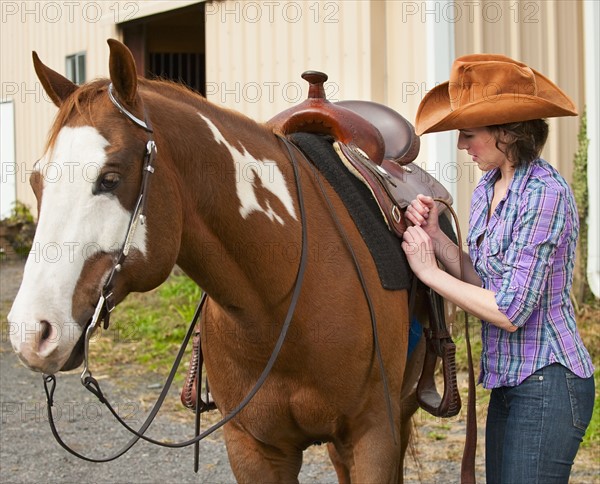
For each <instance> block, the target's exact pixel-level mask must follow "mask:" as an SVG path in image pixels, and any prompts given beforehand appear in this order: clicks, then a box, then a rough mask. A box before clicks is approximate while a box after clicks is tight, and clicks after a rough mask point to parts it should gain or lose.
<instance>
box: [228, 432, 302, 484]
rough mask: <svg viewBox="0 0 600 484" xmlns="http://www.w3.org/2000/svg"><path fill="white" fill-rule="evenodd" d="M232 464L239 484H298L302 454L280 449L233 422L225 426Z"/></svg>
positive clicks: (297, 451) (296, 451)
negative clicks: (256, 437)
mask: <svg viewBox="0 0 600 484" xmlns="http://www.w3.org/2000/svg"><path fill="white" fill-rule="evenodd" d="M224 435H225V445H226V446H227V454H228V456H229V463H230V465H231V469H232V471H233V474H234V475H235V478H236V480H237V482H239V483H240V484H256V483H257V482H260V483H264V484H278V483H297V482H298V474H299V473H300V467H301V466H302V451H301V450H299V449H293V448H290V449H285V450H283V449H280V448H277V447H273V446H270V445H267V444H264V443H263V442H260V441H258V440H256V439H255V438H254V437H252V435H250V434H249V433H247V432H245V431H244V430H243V429H241V428H239V427H237V426H236V425H235V423H233V422H230V423H228V424H227V425H225V427H224Z"/></svg>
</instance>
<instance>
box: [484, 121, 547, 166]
mask: <svg viewBox="0 0 600 484" xmlns="http://www.w3.org/2000/svg"><path fill="white" fill-rule="evenodd" d="M488 129H489V131H490V133H491V134H492V136H493V137H494V138H495V139H496V148H498V149H499V150H500V151H502V153H504V154H505V155H506V157H507V158H508V159H509V161H510V162H511V163H512V165H513V166H514V167H515V168H518V167H519V166H521V165H524V164H527V163H531V162H532V161H533V160H535V159H537V158H539V156H540V153H541V152H542V149H543V148H544V145H545V144H546V140H547V139H548V123H546V121H545V120H544V119H533V120H531V121H520V122H516V123H506V124H497V125H494V126H488Z"/></svg>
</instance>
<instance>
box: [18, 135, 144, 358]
mask: <svg viewBox="0 0 600 484" xmlns="http://www.w3.org/2000/svg"><path fill="white" fill-rule="evenodd" d="M108 145H109V142H108V141H107V140H106V139H105V138H104V137H103V136H101V135H100V133H99V132H98V131H97V130H96V129H95V128H93V127H91V126H83V127H75V128H71V127H63V128H62V129H61V130H60V132H59V134H58V137H57V139H56V143H55V145H54V147H53V149H51V150H50V152H48V153H46V154H45V156H44V157H43V158H42V159H41V160H40V161H39V163H37V164H36V169H37V171H39V172H40V173H41V175H42V177H43V180H44V181H43V186H44V188H43V197H42V204H41V209H40V214H39V222H38V226H37V230H36V233H35V238H34V240H33V245H32V250H31V253H30V255H29V257H28V259H27V263H26V265H25V271H24V275H23V282H22V283H21V287H20V289H19V293H18V294H17V297H16V299H15V302H14V304H13V307H12V309H11V312H10V314H9V321H10V322H11V324H13V325H15V326H16V327H14V328H11V331H12V334H11V341H12V342H13V346H14V347H15V349H16V350H17V351H18V350H19V347H20V345H21V344H22V343H24V342H26V341H27V335H30V337H29V339H30V340H31V335H32V334H34V333H37V332H39V331H40V325H41V322H42V321H47V322H48V323H50V325H51V331H52V334H56V335H57V338H58V339H59V341H58V342H57V343H58V344H57V345H47V346H48V348H46V353H50V352H56V353H55V354H61V351H57V350H60V349H62V350H63V351H64V353H65V354H64V355H62V357H64V358H66V357H68V355H69V353H70V351H71V348H72V347H73V344H74V343H75V342H76V341H77V339H78V338H79V336H80V335H81V332H82V330H81V327H80V326H79V325H78V324H77V322H76V321H74V318H73V308H72V303H73V295H74V292H75V288H76V285H77V283H78V282H79V278H80V276H81V272H82V269H83V266H84V263H85V261H86V260H87V259H88V258H89V257H91V256H93V255H94V254H96V253H99V252H107V253H110V252H116V251H118V250H119V249H120V248H121V246H122V244H123V241H124V240H125V236H126V233H127V228H128V225H129V221H130V218H131V213H130V212H129V211H127V210H126V209H125V208H124V207H123V206H122V205H121V203H120V202H119V200H118V198H117V197H116V196H114V195H111V194H94V193H93V189H94V186H95V184H96V181H97V178H98V175H99V174H100V172H101V170H102V168H103V166H104V164H105V163H106V151H105V148H106V147H107V146H108ZM132 247H133V248H135V249H137V250H139V251H140V252H141V253H142V254H144V255H145V254H146V227H145V226H138V228H137V230H136V233H135V236H134V239H133V243H132ZM106 277H107V274H105V275H104V276H103V277H102V280H98V281H94V282H93V283H94V284H97V285H98V291H100V289H101V284H103V280H104V279H105V278H106ZM30 344H33V342H31V341H30ZM32 350H33V349H32V348H28V349H27V351H28V352H31V351H32ZM33 351H35V352H37V353H38V354H39V356H40V357H44V356H48V355H46V354H45V353H44V349H43V348H38V349H35V350H33ZM57 356H58V355H57ZM53 358H54V356H53Z"/></svg>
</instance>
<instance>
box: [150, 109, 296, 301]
mask: <svg viewBox="0 0 600 484" xmlns="http://www.w3.org/2000/svg"><path fill="white" fill-rule="evenodd" d="M207 108H208V109H206V110H203V112H199V111H198V110H190V109H189V108H188V109H185V110H182V111H181V112H180V113H179V114H178V115H177V119H178V122H177V124H176V125H174V123H166V124H165V125H164V126H158V125H159V124H160V121H158V122H155V127H156V131H157V139H158V138H159V136H158V134H159V132H160V130H161V128H162V129H164V132H163V136H161V138H163V139H164V140H163V143H164V144H166V145H168V146H158V150H159V153H161V149H162V152H164V151H165V150H172V153H170V156H169V158H170V159H171V161H172V163H173V165H174V167H175V171H176V172H177V174H178V178H179V183H180V185H181V187H180V195H181V197H182V202H183V207H182V210H183V220H184V227H183V233H182V240H181V249H180V254H179V258H178V261H177V262H178V264H179V265H180V266H181V267H182V268H183V269H184V270H185V271H186V272H187V273H188V274H189V275H190V276H191V277H192V278H193V279H194V280H195V281H196V282H197V283H198V284H200V286H201V287H203V289H205V290H206V291H207V292H208V293H209V294H210V295H211V297H212V298H213V299H215V300H216V301H218V302H220V303H221V304H222V305H223V306H224V307H227V308H229V309H230V310H231V311H236V310H239V311H243V310H245V309H244V308H248V307H254V308H255V310H256V311H261V312H266V311H267V308H268V307H269V306H271V305H272V304H274V302H273V301H278V302H279V303H280V302H281V301H282V300H283V299H285V294H288V293H289V290H290V287H291V285H292V283H293V280H294V277H295V274H296V271H297V267H298V262H299V252H300V233H301V231H300V230H301V229H300V215H299V213H298V208H297V202H296V191H295V190H296V182H295V180H294V177H293V170H292V169H291V165H290V162H289V160H288V158H287V154H286V151H285V150H284V149H283V146H282V144H281V142H280V141H279V140H278V139H277V138H276V137H275V136H274V135H273V134H272V133H271V132H269V131H268V130H266V128H264V127H263V126H262V125H258V124H255V123H253V122H251V121H250V120H247V119H243V118H240V117H238V116H237V115H236V114H235V113H232V112H229V111H226V110H220V109H219V108H217V107H214V106H207ZM179 120H182V121H179ZM175 140H179V141H175ZM182 144H183V145H182ZM278 291H280V292H281V294H278ZM261 304H262V305H263V306H264V307H263V308H262V309H261ZM263 309H264V311H263Z"/></svg>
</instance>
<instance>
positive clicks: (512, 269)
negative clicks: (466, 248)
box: [496, 184, 566, 327]
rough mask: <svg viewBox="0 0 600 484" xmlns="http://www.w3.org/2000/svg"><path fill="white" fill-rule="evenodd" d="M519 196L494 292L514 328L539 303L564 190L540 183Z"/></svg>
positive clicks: (557, 236)
mask: <svg viewBox="0 0 600 484" xmlns="http://www.w3.org/2000/svg"><path fill="white" fill-rule="evenodd" d="M523 197H524V198H523V200H522V202H521V206H520V213H519V215H518V217H517V220H516V221H515V225H514V226H513V231H512V236H513V238H512V242H511V244H510V245H509V247H508V249H507V251H506V253H505V255H504V263H503V266H504V272H503V275H502V286H501V288H500V290H499V291H498V292H497V293H496V303H497V304H498V309H499V310H500V312H502V313H503V314H504V315H506V317H507V318H508V319H509V320H510V321H511V322H512V324H513V325H515V326H518V327H521V326H523V325H524V324H525V323H526V322H527V320H528V319H529V317H530V316H531V314H532V313H533V311H534V310H535V309H536V308H538V307H539V305H540V301H541V298H542V292H543V291H544V289H545V287H546V284H547V280H548V275H549V273H550V269H551V266H552V263H553V260H554V256H555V253H556V248H557V246H558V244H559V242H560V240H561V237H562V234H563V230H564V228H565V225H566V212H565V210H566V203H565V200H564V193H560V192H559V191H556V190H552V189H550V188H548V187H547V186H545V185H542V184H540V185H539V186H538V187H536V188H535V189H534V190H532V191H530V192H529V193H524V194H523Z"/></svg>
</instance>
